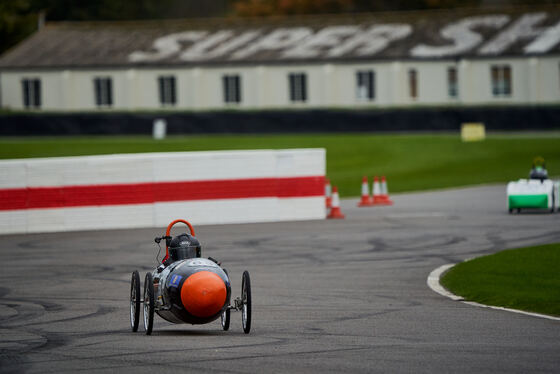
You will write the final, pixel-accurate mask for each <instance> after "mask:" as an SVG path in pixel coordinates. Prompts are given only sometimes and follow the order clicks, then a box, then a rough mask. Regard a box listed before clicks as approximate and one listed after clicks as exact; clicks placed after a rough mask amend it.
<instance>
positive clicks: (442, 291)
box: [426, 264, 560, 321]
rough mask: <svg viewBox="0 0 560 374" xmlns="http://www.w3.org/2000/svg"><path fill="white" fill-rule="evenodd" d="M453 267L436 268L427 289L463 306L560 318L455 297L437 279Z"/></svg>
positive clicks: (559, 318) (428, 281)
mask: <svg viewBox="0 0 560 374" xmlns="http://www.w3.org/2000/svg"><path fill="white" fill-rule="evenodd" d="M453 266H455V264H446V265H442V266H440V267H438V268H437V269H435V270H434V271H432V272H431V273H430V275H428V279H427V282H426V283H427V284H428V287H430V288H431V289H432V291H434V292H437V293H439V294H440V295H443V296H445V297H448V298H450V299H452V300H455V301H461V302H463V303H465V304H468V305H473V306H479V307H482V308H490V309H496V310H505V311H506V312H512V313H518V314H525V315H527V316H532V317H538V318H546V319H550V320H553V321H560V317H553V316H548V315H546V314H539V313H531V312H525V311H523V310H517V309H510V308H504V307H501V306H492V305H485V304H479V303H475V302H473V301H466V300H465V299H463V298H462V297H461V296H457V295H455V294H453V293H451V292H449V291H447V290H446V289H445V288H443V286H442V285H441V284H440V283H439V279H440V277H441V275H442V274H443V273H445V272H446V271H447V270H449V269H450V268H452V267H453Z"/></svg>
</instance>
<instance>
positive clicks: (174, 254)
mask: <svg viewBox="0 0 560 374" xmlns="http://www.w3.org/2000/svg"><path fill="white" fill-rule="evenodd" d="M169 256H170V257H171V259H172V260H173V261H178V260H184V259H186V258H194V257H200V256H201V248H200V242H199V241H198V239H197V238H196V237H194V236H192V235H189V234H181V235H177V236H176V237H174V238H173V239H171V242H170V243H169Z"/></svg>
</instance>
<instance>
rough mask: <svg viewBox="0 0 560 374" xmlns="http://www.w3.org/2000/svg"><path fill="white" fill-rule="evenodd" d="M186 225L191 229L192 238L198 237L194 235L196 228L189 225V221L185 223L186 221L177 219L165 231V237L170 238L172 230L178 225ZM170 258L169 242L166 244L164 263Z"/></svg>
mask: <svg viewBox="0 0 560 374" xmlns="http://www.w3.org/2000/svg"><path fill="white" fill-rule="evenodd" d="M180 222H181V223H184V224H185V225H187V226H188V227H189V230H190V232H191V235H192V236H196V235H195V233H194V228H193V227H192V225H191V224H190V223H189V221H185V220H184V219H176V220H175V221H173V222H171V223H170V224H169V225H167V230H165V236H170V234H171V228H172V227H173V226H174V225H175V224H176V223H180ZM168 258H169V247H168V246H167V241H166V244H165V257H164V259H163V260H162V262H164V261H166V260H167V259H168Z"/></svg>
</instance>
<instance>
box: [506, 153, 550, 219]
mask: <svg viewBox="0 0 560 374" xmlns="http://www.w3.org/2000/svg"><path fill="white" fill-rule="evenodd" d="M507 196H508V211H509V213H513V211H514V210H515V211H517V212H518V213H519V212H520V211H521V209H546V210H549V211H550V212H551V213H553V212H554V211H555V210H558V209H559V203H560V201H559V200H560V183H558V182H554V181H552V180H550V179H548V172H547V170H546V168H545V163H544V159H542V158H541V157H537V158H536V159H535V161H534V162H533V167H532V168H531V172H530V173H529V179H520V180H518V181H517V182H509V183H508V185H507Z"/></svg>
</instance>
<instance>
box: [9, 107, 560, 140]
mask: <svg viewBox="0 0 560 374" xmlns="http://www.w3.org/2000/svg"><path fill="white" fill-rule="evenodd" d="M559 118H560V106H558V105H550V106H546V105H540V106H537V105H534V106H527V105H503V106H473V107H469V106H444V107H423V106H419V107H407V108H386V109H381V108H379V109H359V110H344V109H299V110H255V111H249V110H217V111H200V112H195V111H193V112H180V111H177V112H173V111H168V112H154V113H149V112H137V113H134V112H116V111H115V112H110V111H109V112H103V113H95V112H90V113H87V112H86V113H56V112H36V113H25V112H13V113H10V112H6V113H4V114H0V136H27V135H39V136H40V135H48V136H53V135H114V134H123V135H126V134H141V135H150V136H151V135H152V131H153V123H154V120H156V119H165V122H166V124H167V126H166V130H167V134H168V135H178V134H197V133H204V134H212V133H287V132H304V133H316V132H383V131H385V132H394V131H457V132H458V131H460V129H461V124H462V123H464V122H481V123H484V125H485V127H486V130H488V131H510V130H511V131H526V130H550V129H560V121H559Z"/></svg>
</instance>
